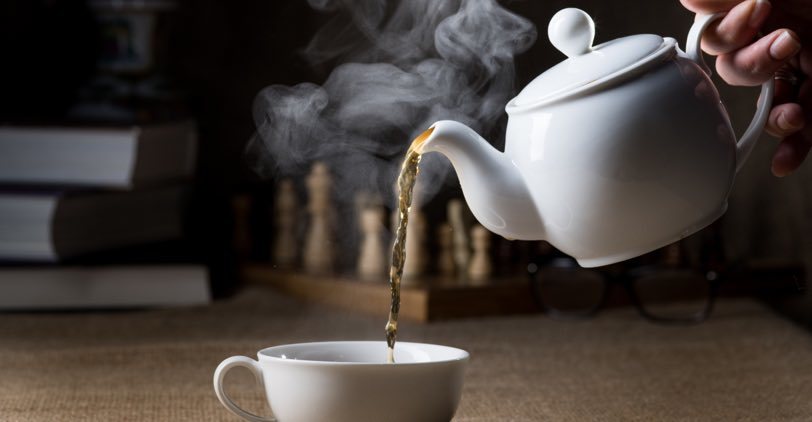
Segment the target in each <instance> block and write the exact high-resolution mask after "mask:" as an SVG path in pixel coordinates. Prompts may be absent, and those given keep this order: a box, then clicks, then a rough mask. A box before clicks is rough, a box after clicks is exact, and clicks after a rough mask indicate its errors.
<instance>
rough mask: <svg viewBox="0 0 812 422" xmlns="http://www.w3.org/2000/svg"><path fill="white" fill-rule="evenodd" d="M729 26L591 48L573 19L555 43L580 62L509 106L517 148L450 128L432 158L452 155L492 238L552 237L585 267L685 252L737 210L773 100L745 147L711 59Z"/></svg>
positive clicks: (570, 12)
mask: <svg viewBox="0 0 812 422" xmlns="http://www.w3.org/2000/svg"><path fill="white" fill-rule="evenodd" d="M720 17H721V15H706V16H699V17H698V18H697V20H696V21H695V23H694V24H693V26H692V27H691V29H690V31H689V34H688V40H687V42H686V50H685V51H683V50H681V49H680V48H679V46H678V44H677V41H676V40H674V39H673V38H668V37H666V38H663V37H660V36H657V35H651V34H642V35H632V36H628V37H623V38H619V39H615V40H612V41H608V42H605V43H603V44H600V45H597V46H592V42H593V39H594V34H595V27H594V24H593V22H592V19H591V18H590V17H589V16H588V15H587V14H586V13H585V12H583V11H581V10H579V9H574V8H569V9H564V10H561V11H559V12H558V13H557V14H556V15H555V16H554V17H553V18H552V20H551V21H550V24H549V27H548V36H549V38H550V41H551V42H552V44H553V45H554V46H555V47H556V48H557V49H558V50H560V51H561V52H563V53H564V54H566V55H567V57H568V58H567V59H566V60H564V61H563V62H561V63H559V64H558V65H556V66H553V67H552V68H550V69H549V70H547V71H546V72H544V73H542V74H541V75H540V76H538V77H537V78H536V79H535V80H533V81H532V82H531V83H530V84H529V85H527V86H526V87H525V88H524V89H523V90H522V91H521V92H520V93H519V94H518V95H517V96H516V97H515V98H514V99H512V100H511V101H510V102H509V103H508V104H507V106H506V111H507V113H508V116H509V119H508V125H507V133H506V139H505V151H504V152H500V151H498V150H496V149H495V148H493V147H492V146H491V145H490V144H489V143H488V142H487V141H485V140H484V139H483V138H482V137H481V136H480V135H478V134H477V133H476V132H474V131H473V130H472V129H470V128H468V127H467V126H465V125H463V124H461V123H458V122H454V121H448V120H445V121H439V122H437V123H435V124H434V125H432V127H431V132H430V133H429V134H428V136H427V137H426V138H425V139H423V140H422V141H421V144H420V146H419V152H420V153H421V154H425V153H429V152H439V153H441V154H444V155H445V156H446V157H448V159H449V160H450V161H451V164H452V165H453V167H454V169H455V170H456V172H457V175H458V177H459V180H460V184H461V185H462V190H463V195H464V197H465V200H466V202H467V203H468V205H469V207H470V208H471V211H472V212H473V214H474V216H475V217H476V218H477V220H479V222H480V223H481V224H482V225H483V226H485V227H486V228H488V229H489V230H490V231H492V232H494V233H497V234H499V235H502V236H504V237H506V238H510V239H520V240H547V241H549V242H550V243H551V244H553V245H554V246H555V247H557V248H558V249H560V250H561V251H563V252H564V253H567V254H569V255H571V256H572V257H574V258H575V259H577V260H578V263H579V264H580V265H582V266H584V267H596V266H601V265H608V264H611V263H615V262H619V261H622V260H626V259H629V258H633V257H635V256H638V255H642V254H644V253H647V252H650V251H653V250H655V249H657V248H660V247H662V246H665V245H667V244H670V243H673V242H675V241H677V240H679V239H681V238H683V237H686V236H688V235H690V234H692V233H694V232H696V231H698V230H700V229H702V228H703V227H705V226H707V225H708V224H710V223H711V222H713V221H714V220H716V219H717V218H719V217H720V216H721V215H722V214H723V213H724V212H725V210H726V208H727V197H728V194H729V192H730V189H731V187H732V185H733V180H734V177H735V175H736V172H737V170H738V169H739V168H741V166H742V164H743V163H744V161H745V160H746V159H747V156H748V155H749V154H750V152H751V150H752V149H753V147H754V145H755V142H756V140H757V139H758V137H759V135H760V134H761V132H762V130H763V129H764V125H765V123H766V120H767V117H768V114H769V110H770V106H771V101H772V97H773V89H774V86H773V80H772V79H770V80H769V81H768V82H766V83H764V84H763V85H762V90H761V97H760V99H759V101H758V104H757V110H756V113H755V116H754V117H753V119H752V122H751V123H750V126H749V127H748V128H747V130H746V131H745V133H744V135H743V136H742V137H741V139H739V140H736V136H735V134H734V131H733V128H732V127H731V124H730V119H729V117H728V114H727V111H726V110H725V108H724V105H723V104H722V102H721V101H720V98H719V94H718V92H717V90H716V87H715V86H714V85H713V82H712V81H711V79H710V70H709V69H708V67H707V66H706V65H705V62H704V60H703V57H702V53H701V49H700V39H701V37H702V33H703V32H704V31H705V29H706V28H707V26H708V25H709V24H710V23H711V22H713V21H714V20H715V19H718V18H720Z"/></svg>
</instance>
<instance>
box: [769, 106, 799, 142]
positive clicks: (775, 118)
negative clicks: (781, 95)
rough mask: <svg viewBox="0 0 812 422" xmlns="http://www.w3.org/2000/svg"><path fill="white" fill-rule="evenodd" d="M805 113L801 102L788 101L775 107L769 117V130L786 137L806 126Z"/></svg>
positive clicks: (773, 133) (778, 135)
mask: <svg viewBox="0 0 812 422" xmlns="http://www.w3.org/2000/svg"><path fill="white" fill-rule="evenodd" d="M804 123H805V121H804V115H803V110H802V109H801V106H800V104H796V103H786V104H781V105H778V106H775V107H773V109H772V110H770V117H769V118H768V119H767V132H768V133H769V134H770V135H772V136H775V137H778V138H785V137H787V136H789V135H792V134H793V133H795V132H798V131H799V130H801V129H802V128H803V127H804Z"/></svg>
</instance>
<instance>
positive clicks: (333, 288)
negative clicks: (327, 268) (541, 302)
mask: <svg viewBox="0 0 812 422" xmlns="http://www.w3.org/2000/svg"><path fill="white" fill-rule="evenodd" d="M242 278H243V280H244V281H246V282H248V283H258V284H266V285H272V286H274V287H275V288H277V289H278V290H280V291H282V292H284V293H286V294H288V295H290V296H293V297H296V298H299V299H301V300H304V301H307V302H313V303H320V304H324V305H328V306H333V307H336V308H341V309H346V310H351V311H356V312H360V313H365V314H370V315H380V316H381V317H385V316H386V315H387V313H388V312H389V299H390V291H389V285H388V284H387V283H386V279H385V278H384V279H381V280H380V281H365V280H361V279H359V278H356V277H353V276H350V275H347V276H342V275H310V274H306V273H303V272H296V271H288V270H280V269H277V268H274V266H272V265H268V264H246V265H244V266H243V267H242ZM540 311H541V309H540V308H539V306H538V305H537V304H536V303H535V301H534V299H533V295H532V292H531V290H530V285H529V284H528V282H527V280H526V279H524V278H521V277H516V278H504V279H493V280H490V282H488V283H482V284H477V285H471V284H469V283H465V282H462V281H457V280H448V279H442V278H439V277H436V276H432V277H426V278H422V279H419V280H415V281H414V282H412V283H409V284H404V285H403V286H402V287H401V308H400V318H401V319H402V320H409V321H416V322H430V321H437V320H443V319H453V318H469V317H480V316H488V315H508V314H522V313H533V312H540Z"/></svg>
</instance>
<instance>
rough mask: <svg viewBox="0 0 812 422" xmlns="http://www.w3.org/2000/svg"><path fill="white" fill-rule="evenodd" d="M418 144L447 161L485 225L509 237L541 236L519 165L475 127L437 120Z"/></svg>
mask: <svg viewBox="0 0 812 422" xmlns="http://www.w3.org/2000/svg"><path fill="white" fill-rule="evenodd" d="M420 148H421V152H422V153H428V152H439V153H441V154H443V155H445V156H446V157H447V158H448V159H449V161H451V165H452V166H454V170H455V171H456V172H457V176H458V178H459V180H460V185H462V193H463V196H464V197H465V201H466V202H467V203H468V206H469V208H470V209H471V212H473V214H474V216H475V217H476V219H477V220H479V222H480V223H481V224H482V225H483V226H485V228H487V229H488V230H490V231H492V232H494V233H496V234H498V235H501V236H503V237H505V238H508V239H517V240H540V239H543V238H544V224H543V223H542V220H541V216H540V214H539V210H538V208H537V207H536V204H535V202H534V200H533V198H532V196H531V195H530V191H529V190H528V189H527V185H526V184H525V179H524V176H523V175H522V173H521V171H520V169H519V168H518V167H517V166H516V164H515V163H514V162H513V160H511V159H510V158H509V157H508V156H507V155H505V154H504V153H502V152H500V151H498V150H497V149H496V148H494V147H493V146H491V145H490V144H489V143H488V142H487V141H486V140H485V139H483V138H482V137H481V136H479V134H477V133H476V132H475V131H474V130H473V129H471V128H469V127H468V126H465V125H463V124H462V123H458V122H455V121H451V120H441V121H439V122H437V123H435V124H434V125H433V126H432V129H431V133H430V135H429V136H428V137H427V138H426V139H425V141H424V142H423V143H422V145H421V146H420Z"/></svg>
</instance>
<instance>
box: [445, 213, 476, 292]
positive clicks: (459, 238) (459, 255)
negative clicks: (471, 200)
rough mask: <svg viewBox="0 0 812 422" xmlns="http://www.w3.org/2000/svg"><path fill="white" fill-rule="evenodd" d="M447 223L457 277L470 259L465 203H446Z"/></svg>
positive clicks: (463, 270)
mask: <svg viewBox="0 0 812 422" xmlns="http://www.w3.org/2000/svg"><path fill="white" fill-rule="evenodd" d="M447 212H448V222H449V223H450V224H451V229H452V233H453V245H454V264H455V265H454V266H455V268H457V272H458V275H460V276H462V275H464V274H465V270H466V269H467V268H468V261H469V260H470V259H471V250H470V249H469V246H468V244H469V239H468V228H467V227H466V224H465V203H464V202H463V201H462V200H461V199H452V200H450V201H448V208H447Z"/></svg>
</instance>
